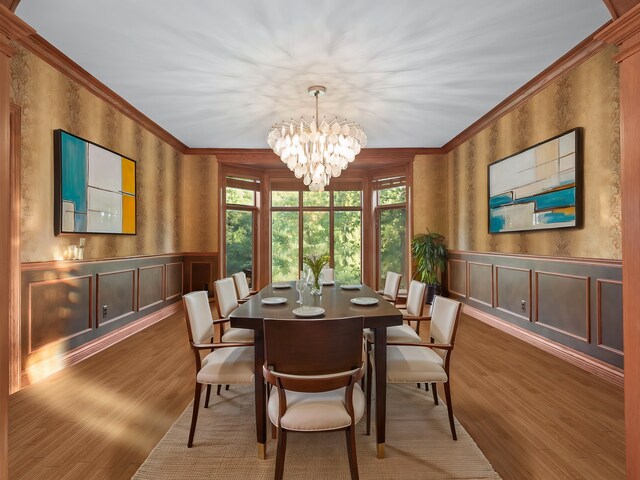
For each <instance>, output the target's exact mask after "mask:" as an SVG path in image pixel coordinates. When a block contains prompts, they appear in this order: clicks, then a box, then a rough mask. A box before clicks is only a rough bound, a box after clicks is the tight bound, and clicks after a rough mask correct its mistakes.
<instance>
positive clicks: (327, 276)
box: [322, 268, 335, 282]
mask: <svg viewBox="0 0 640 480" xmlns="http://www.w3.org/2000/svg"><path fill="white" fill-rule="evenodd" d="M322 281H324V282H333V281H335V275H334V271H333V268H323V269H322Z"/></svg>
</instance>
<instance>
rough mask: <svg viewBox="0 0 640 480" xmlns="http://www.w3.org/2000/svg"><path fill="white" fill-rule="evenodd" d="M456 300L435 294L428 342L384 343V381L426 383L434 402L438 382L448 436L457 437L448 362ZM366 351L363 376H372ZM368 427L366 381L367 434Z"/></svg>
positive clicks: (455, 322) (455, 323) (456, 316)
mask: <svg viewBox="0 0 640 480" xmlns="http://www.w3.org/2000/svg"><path fill="white" fill-rule="evenodd" d="M460 308H461V304H460V302H457V301H455V300H451V299H449V298H445V297H440V296H437V297H435V299H434V302H433V307H432V315H431V329H430V332H429V334H430V336H431V342H430V343H404V342H388V343H387V383H418V384H420V383H430V384H431V390H432V392H433V401H434V403H435V404H436V405H438V392H437V389H436V384H438V383H442V384H443V386H444V394H445V399H446V402H447V413H448V415H449V426H450V427H451V436H452V437H453V439H454V440H457V439H458V438H457V435H456V427H455V422H454V420H453V406H452V404H451V387H450V385H449V379H450V374H449V366H450V364H451V354H452V352H453V345H454V341H455V337H456V330H457V328H458V319H459V318H460ZM371 353H372V352H371ZM371 353H370V354H369V358H368V362H367V379H370V378H372V377H371V375H372V374H373V371H372V370H373V368H375V365H374V364H373V359H374V356H373V355H372V354H371ZM370 428H371V382H370V381H367V435H368V434H369V432H370Z"/></svg>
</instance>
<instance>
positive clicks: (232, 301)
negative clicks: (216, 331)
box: [214, 278, 254, 343]
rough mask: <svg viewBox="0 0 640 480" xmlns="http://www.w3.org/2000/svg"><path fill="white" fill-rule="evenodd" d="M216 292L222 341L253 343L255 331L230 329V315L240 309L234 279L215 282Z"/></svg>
mask: <svg viewBox="0 0 640 480" xmlns="http://www.w3.org/2000/svg"><path fill="white" fill-rule="evenodd" d="M214 288H215V292H216V309H217V310H218V316H219V317H220V318H221V319H224V320H225V321H224V322H220V341H221V342H223V343H225V342H232V343H253V335H254V334H253V330H250V329H248V328H235V327H229V326H228V322H229V315H230V314H231V312H233V311H234V310H235V309H236V308H238V305H239V304H238V297H237V296H236V287H235V285H234V281H233V279H232V278H223V279H220V280H216V281H215V282H214Z"/></svg>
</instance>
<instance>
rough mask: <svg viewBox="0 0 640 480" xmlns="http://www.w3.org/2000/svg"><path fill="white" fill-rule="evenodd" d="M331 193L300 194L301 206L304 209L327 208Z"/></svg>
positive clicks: (306, 192) (307, 192)
mask: <svg viewBox="0 0 640 480" xmlns="http://www.w3.org/2000/svg"><path fill="white" fill-rule="evenodd" d="M330 194H331V192H329V191H327V192H309V191H304V192H302V205H304V206H305V207H328V206H329V195H330Z"/></svg>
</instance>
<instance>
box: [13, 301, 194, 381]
mask: <svg viewBox="0 0 640 480" xmlns="http://www.w3.org/2000/svg"><path fill="white" fill-rule="evenodd" d="M181 310H182V302H180V301H178V302H174V303H172V304H171V305H167V306H166V307H164V308H161V309H160V310H157V311H155V312H153V313H150V314H149V315H146V316H144V317H142V318H140V319H138V320H136V321H134V322H131V323H129V324H127V325H125V326H124V327H122V328H119V329H118V330H114V331H113V332H111V333H107V334H105V335H103V336H101V337H99V338H96V339H95V340H92V341H90V342H87V343H85V344H84V345H81V346H79V347H77V348H74V349H73V350H69V351H68V352H65V353H64V354H62V355H60V356H59V357H58V358H56V360H55V362H51V361H50V360H47V362H48V368H46V370H45V372H44V373H43V374H42V375H38V376H37V377H38V378H32V377H31V376H29V375H28V374H27V372H26V371H23V372H22V375H21V379H20V388H21V389H22V388H25V387H26V386H28V385H31V384H32V383H36V382H38V381H40V380H42V379H44V378H46V377H48V376H50V375H52V374H54V373H56V372H58V371H60V370H62V369H64V368H67V367H70V366H71V365H75V364H76V363H78V362H81V361H82V360H84V359H85V358H89V357H91V356H92V355H95V354H96V353H99V352H101V351H103V350H105V349H107V348H109V347H110V346H112V345H114V344H116V343H118V342H121V341H122V340H124V339H126V338H128V337H130V336H132V335H135V334H136V333H138V332H141V331H142V330H144V329H145V328H148V327H150V326H151V325H154V324H156V323H158V322H160V321H161V320H164V319H165V318H167V317H168V316H170V315H173V314H174V313H177V312H179V311H181Z"/></svg>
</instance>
